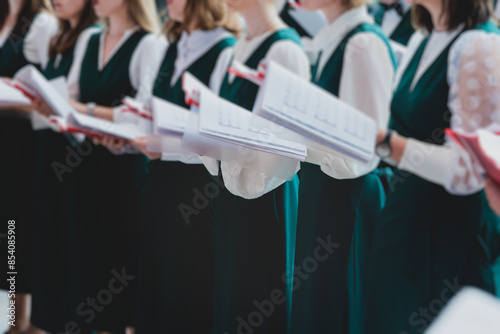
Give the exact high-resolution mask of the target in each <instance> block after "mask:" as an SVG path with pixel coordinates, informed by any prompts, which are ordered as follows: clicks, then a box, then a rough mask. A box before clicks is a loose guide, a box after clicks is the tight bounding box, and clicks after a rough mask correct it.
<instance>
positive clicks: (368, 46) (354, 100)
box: [306, 6, 395, 179]
mask: <svg viewBox="0 0 500 334" xmlns="http://www.w3.org/2000/svg"><path fill="white" fill-rule="evenodd" d="M371 22H373V19H372V18H371V17H370V16H369V15H368V11H367V9H366V7H365V6H362V7H358V8H354V9H351V10H348V11H346V12H345V13H344V14H342V15H341V16H339V17H338V18H337V19H336V20H335V21H334V22H332V23H330V24H329V25H328V26H326V27H325V28H324V29H323V30H322V31H320V33H319V34H318V35H317V36H316V37H315V38H314V39H313V41H312V47H313V48H314V51H315V52H316V53H319V52H321V57H320V59H319V64H318V65H319V66H318V72H317V77H316V79H317V78H319V77H320V75H321V72H322V71H323V69H324V67H325V65H326V63H327V61H328V60H329V59H330V57H331V56H332V54H333V53H334V52H335V50H336V49H337V47H338V45H339V43H340V42H341V41H342V40H343V39H344V37H345V36H346V35H347V34H348V33H349V32H350V31H352V30H353V29H354V28H356V27H357V26H358V25H360V24H362V23H371ZM394 72H395V71H394V65H393V63H392V60H391V58H390V54H389V49H388V47H387V45H386V44H385V43H384V42H383V41H382V39H381V38H380V37H379V36H377V35H375V34H374V33H371V32H361V33H358V34H356V35H355V36H354V37H352V38H351V39H350V40H349V42H348V43H347V45H346V49H345V52H344V65H343V68H342V75H341V78H340V88H339V96H338V97H339V98H340V100H342V101H344V102H346V103H347V104H349V105H351V106H353V107H354V108H356V109H358V110H360V111H361V112H363V113H365V114H366V115H368V116H369V117H371V118H373V119H374V120H375V121H376V122H377V125H378V126H379V127H380V128H387V125H388V123H389V114H390V111H389V110H390V102H391V98H392V82H393V77H394ZM306 161H322V163H321V165H320V166H321V170H322V171H323V172H324V173H325V174H327V175H329V176H331V177H333V178H336V179H351V178H356V177H360V176H362V175H365V174H368V173H370V172H371V171H372V170H374V169H375V168H376V167H377V165H378V163H379V159H378V158H377V157H374V158H373V159H372V160H371V161H370V162H369V163H367V164H360V163H357V162H354V161H351V160H346V159H344V158H341V157H338V156H334V155H332V154H327V153H325V152H323V151H320V150H316V149H312V148H309V147H308V158H307V159H306Z"/></svg>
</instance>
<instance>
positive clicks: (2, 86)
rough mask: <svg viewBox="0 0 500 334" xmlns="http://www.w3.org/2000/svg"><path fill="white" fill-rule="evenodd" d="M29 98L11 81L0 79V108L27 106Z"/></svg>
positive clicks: (29, 102)
mask: <svg viewBox="0 0 500 334" xmlns="http://www.w3.org/2000/svg"><path fill="white" fill-rule="evenodd" d="M30 105H31V100H30V99H29V98H28V97H27V96H26V95H25V94H23V92H22V91H21V90H19V89H17V88H15V87H14V86H13V85H12V84H11V83H8V82H6V81H3V80H0V108H5V107H27V106H30Z"/></svg>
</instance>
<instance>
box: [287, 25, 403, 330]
mask: <svg viewBox="0 0 500 334" xmlns="http://www.w3.org/2000/svg"><path fill="white" fill-rule="evenodd" d="M360 32H371V33H374V34H376V35H377V36H378V37H379V38H381V39H382V40H383V41H384V42H385V44H386V45H387V50H388V53H389V54H390V56H391V59H392V61H393V64H395V58H394V56H393V55H392V52H391V49H390V46H389V41H388V40H387V37H385V36H384V34H383V33H382V32H381V29H380V28H379V27H377V26H375V25H373V24H361V25H359V26H358V27H356V28H355V29H353V30H352V31H351V32H349V33H348V34H346V36H345V37H344V39H343V40H342V41H341V43H340V44H339V46H338V48H337V49H336V50H335V51H334V53H333V54H332V56H331V58H330V59H329V60H328V61H327V63H326V65H325V68H324V69H323V71H322V72H321V75H320V76H319V79H317V80H314V82H315V83H316V84H317V85H319V86H320V87H322V88H324V89H326V90H327V91H329V92H330V93H332V94H333V95H336V96H338V92H339V86H340V78H341V75H342V67H343V61H344V51H345V47H346V45H347V43H348V41H349V40H350V38H352V37H353V36H354V35H355V34H357V33H360ZM317 70H318V64H316V65H315V66H314V67H313V71H312V73H313V78H316V73H317ZM300 181H301V183H300V188H299V211H298V222H297V243H296V252H295V266H296V268H299V267H301V268H303V267H304V266H306V265H307V261H309V260H308V259H310V258H311V257H314V256H315V253H314V250H315V249H316V247H319V246H322V244H323V243H321V242H320V241H319V240H323V242H331V243H333V244H334V245H336V246H332V247H333V249H332V253H331V254H329V256H328V257H327V258H326V259H325V260H323V261H322V262H319V264H318V267H317V269H316V270H314V271H312V272H308V274H307V277H301V274H300V273H298V272H296V273H295V274H294V279H295V282H294V286H295V287H296V290H294V292H293V303H292V333H297V334H299V333H347V332H348V327H349V323H352V324H356V322H357V321H358V317H355V316H358V315H359V314H360V313H361V311H360V309H361V307H362V304H361V303H362V301H363V298H364V296H363V290H364V289H365V287H364V279H365V277H364V274H365V271H366V266H367V257H368V248H369V242H370V240H371V231H373V230H374V220H375V216H376V214H377V212H378V211H380V209H381V207H382V204H383V202H384V199H385V195H384V191H383V187H382V184H381V182H380V179H379V178H378V176H377V175H375V174H369V175H366V176H363V177H359V178H356V179H348V180H337V179H334V178H332V177H330V176H328V175H326V174H325V173H323V172H322V171H321V169H320V167H319V166H317V165H313V164H309V163H302V167H301V179H300ZM348 305H349V306H348ZM349 313H351V316H352V319H350V318H349V317H350V315H349ZM359 325H361V324H359ZM353 333H355V332H353Z"/></svg>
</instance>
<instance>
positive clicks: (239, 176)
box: [221, 40, 310, 199]
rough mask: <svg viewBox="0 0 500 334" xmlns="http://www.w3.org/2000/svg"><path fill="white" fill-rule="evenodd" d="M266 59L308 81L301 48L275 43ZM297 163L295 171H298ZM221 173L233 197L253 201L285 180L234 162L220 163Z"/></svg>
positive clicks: (307, 66)
mask: <svg viewBox="0 0 500 334" xmlns="http://www.w3.org/2000/svg"><path fill="white" fill-rule="evenodd" d="M266 59H269V60H273V61H276V62H279V63H280V64H281V65H282V66H284V67H286V68H287V69H289V70H290V71H292V72H294V73H297V74H298V75H300V76H301V77H303V78H305V79H307V80H309V79H310V65H309V61H308V58H307V56H306V54H305V53H304V51H303V50H302V48H301V47H299V46H298V45H297V44H296V43H294V42H292V41H289V40H286V41H279V42H276V43H275V44H274V45H273V46H272V47H271V48H270V49H269V51H268V53H267V55H266ZM299 166H300V164H299V162H297V170H298V169H299ZM221 171H222V176H223V179H224V184H225V185H226V188H227V189H228V190H229V191H230V192H231V193H233V194H234V195H237V196H240V197H243V198H246V199H253V198H258V197H260V196H262V195H264V194H266V193H268V192H270V191H272V190H273V189H275V188H277V187H278V186H280V185H281V184H283V183H284V182H285V181H286V180H283V179H279V178H277V177H273V176H269V175H266V174H265V173H261V172H259V171H255V170H250V169H248V168H243V167H242V166H240V165H239V164H237V163H235V162H231V163H228V162H224V161H223V162H222V163H221Z"/></svg>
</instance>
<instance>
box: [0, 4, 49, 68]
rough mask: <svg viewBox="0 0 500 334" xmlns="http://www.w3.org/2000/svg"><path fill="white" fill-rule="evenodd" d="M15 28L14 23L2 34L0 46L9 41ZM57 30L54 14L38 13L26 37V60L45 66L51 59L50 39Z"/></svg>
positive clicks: (0, 35) (24, 49)
mask: <svg viewBox="0 0 500 334" xmlns="http://www.w3.org/2000/svg"><path fill="white" fill-rule="evenodd" d="M13 29H14V25H12V26H10V27H8V28H6V29H4V31H3V32H2V33H1V34H0V48H1V47H2V46H3V45H4V44H5V43H6V42H7V41H8V38H9V36H10V34H11V32H12V30H13ZM57 31H58V23H57V19H56V18H55V17H54V16H52V15H50V14H48V13H45V12H41V13H39V14H38V15H36V16H35V18H34V19H33V22H32V23H31V25H30V27H29V29H28V32H27V33H26V37H25V39H24V48H23V53H24V57H25V58H26V60H28V61H29V62H30V63H33V64H40V65H41V66H42V68H45V66H47V63H48V61H49V48H50V41H51V39H52V37H54V36H55V35H56V34H57Z"/></svg>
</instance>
